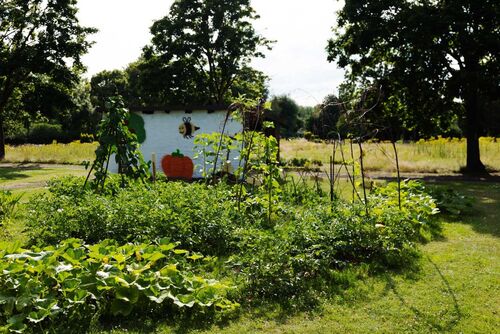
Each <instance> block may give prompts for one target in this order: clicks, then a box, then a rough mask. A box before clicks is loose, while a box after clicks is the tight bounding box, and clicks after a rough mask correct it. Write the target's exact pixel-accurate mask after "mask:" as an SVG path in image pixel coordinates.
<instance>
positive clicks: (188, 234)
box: [27, 166, 438, 305]
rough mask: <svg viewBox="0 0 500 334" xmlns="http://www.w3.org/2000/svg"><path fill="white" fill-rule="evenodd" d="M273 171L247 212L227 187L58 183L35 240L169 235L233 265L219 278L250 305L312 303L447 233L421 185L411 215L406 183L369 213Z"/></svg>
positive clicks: (38, 208)
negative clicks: (345, 280)
mask: <svg viewBox="0 0 500 334" xmlns="http://www.w3.org/2000/svg"><path fill="white" fill-rule="evenodd" d="M267 168H268V169H266V170H260V172H261V173H263V175H264V176H265V177H264V178H263V181H264V182H263V185H262V186H260V187H256V188H254V187H252V186H244V188H243V189H244V192H243V195H242V199H241V208H240V210H237V208H236V207H237V205H236V203H235V202H236V201H237V196H236V195H237V194H238V187H237V186H230V185H226V184H224V183H220V184H217V185H207V184H204V183H201V184H196V183H195V184H185V183H180V182H169V183H156V184H154V185H151V186H149V188H146V186H145V185H142V184H140V183H137V184H133V185H131V186H130V187H128V188H124V189H123V188H120V187H119V180H114V181H111V182H108V184H107V186H106V189H107V193H106V192H103V193H101V194H93V193H92V192H89V191H87V190H85V189H82V188H81V187H80V185H81V181H79V180H78V179H67V180H61V181H56V182H53V183H52V184H51V186H50V190H51V192H52V194H53V195H52V196H40V197H37V198H33V199H32V200H31V202H30V204H29V207H28V214H27V215H28V218H27V222H28V226H29V229H28V230H29V231H30V236H31V243H35V244H41V245H44V244H56V243H58V242H60V241H61V240H64V239H66V238H70V237H78V238H81V239H83V240H85V242H87V243H96V242H99V241H101V240H103V239H115V240H117V241H118V242H119V243H124V242H130V241H134V242H137V241H142V242H147V241H148V240H154V239H157V238H168V239H169V240H171V241H172V242H178V243H179V244H180V247H182V248H184V249H187V250H190V251H193V252H202V253H204V254H209V255H217V256H219V257H222V258H228V261H227V262H226V264H225V265H223V266H222V267H221V264H219V265H218V266H215V267H216V268H218V269H216V272H218V273H219V275H221V274H222V275H224V276H225V275H230V276H231V277H234V279H235V280H236V281H238V282H240V283H239V290H238V291H239V292H238V294H239V295H240V296H241V298H242V299H243V300H248V299H247V298H249V299H253V300H260V299H261V298H265V299H276V300H280V301H283V300H284V299H289V300H290V301H291V302H293V303H295V304H303V303H306V304H309V303H310V302H312V301H313V300H314V299H315V298H316V297H318V296H319V295H321V291H323V290H324V286H325V285H329V284H330V283H328V282H331V280H332V279H334V278H332V277H335V276H336V275H338V271H339V270H345V269H346V268H350V267H352V266H357V265H359V264H361V263H365V264H368V265H369V266H371V267H372V268H374V269H381V270H384V269H387V268H402V267H405V266H407V265H409V264H411V263H413V261H414V260H415V259H416V258H417V255H418V251H417V244H418V242H419V241H424V240H428V239H429V238H431V237H432V235H434V234H435V233H436V231H437V230H438V226H437V223H436V222H435V221H434V220H432V219H431V217H432V215H434V214H435V213H437V208H436V203H435V201H434V200H433V199H432V198H431V197H430V196H428V195H427V194H426V189H425V188H424V187H423V186H422V185H421V184H419V183H416V182H414V181H411V182H407V183H404V184H403V185H402V189H403V192H402V209H401V210H400V209H399V206H398V198H397V186H396V185H394V184H389V185H388V186H386V187H378V188H376V189H375V190H374V193H373V195H371V196H370V197H369V203H370V210H369V212H370V215H366V212H365V208H364V205H363V204H362V203H358V202H356V203H350V202H349V203H348V202H343V201H340V200H339V201H336V202H333V203H332V202H330V201H329V200H327V199H326V198H324V197H321V196H318V193H317V190H316V189H313V188H307V187H305V186H304V187H300V189H295V190H293V189H292V187H291V186H288V185H287V184H286V183H285V184H283V185H282V184H281V183H280V182H275V181H276V177H275V176H274V174H273V171H272V168H273V167H269V166H268V167H267ZM270 180H272V183H268V182H269V181H270ZM269 196H271V199H269ZM228 266H229V267H228ZM304 305H305V304H304Z"/></svg>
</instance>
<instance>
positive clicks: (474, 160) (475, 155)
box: [464, 84, 486, 174]
mask: <svg viewBox="0 0 500 334" xmlns="http://www.w3.org/2000/svg"><path fill="white" fill-rule="evenodd" d="M467 90H468V92H467V94H466V97H465V101H464V102H465V112H466V119H465V122H466V125H465V136H466V138H467V164H466V166H465V170H464V173H467V174H485V173H486V168H485V167H484V165H483V163H482V162H481V158H480V152H479V114H480V106H479V102H480V101H479V96H478V95H479V92H478V89H477V87H473V84H469V87H468V89H467Z"/></svg>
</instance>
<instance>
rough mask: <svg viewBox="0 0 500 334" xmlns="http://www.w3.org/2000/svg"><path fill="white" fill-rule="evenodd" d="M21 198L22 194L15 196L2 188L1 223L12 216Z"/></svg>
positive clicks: (0, 193) (0, 203)
mask: <svg viewBox="0 0 500 334" xmlns="http://www.w3.org/2000/svg"><path fill="white" fill-rule="evenodd" d="M20 199H21V195H18V196H15V195H13V194H12V193H11V192H10V191H8V190H0V224H1V223H2V221H3V220H4V219H8V218H10V217H11V216H12V214H13V213H14V210H15V208H16V206H17V204H18V203H19V200H20Z"/></svg>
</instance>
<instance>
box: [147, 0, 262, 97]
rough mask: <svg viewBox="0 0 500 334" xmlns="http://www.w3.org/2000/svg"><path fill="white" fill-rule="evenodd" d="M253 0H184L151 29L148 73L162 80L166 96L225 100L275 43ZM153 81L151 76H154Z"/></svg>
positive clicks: (148, 48) (176, 3)
mask: <svg viewBox="0 0 500 334" xmlns="http://www.w3.org/2000/svg"><path fill="white" fill-rule="evenodd" d="M258 18H259V16H258V15H257V14H256V13H255V11H254V10H253V8H252V7H251V6H250V0H234V1H224V0H210V1H205V0H179V1H175V2H174V3H173V5H172V7H171V8H170V12H169V13H168V15H167V16H165V17H164V18H162V19H160V20H158V21H156V22H155V23H154V24H153V26H152V27H151V33H152V35H153V38H152V42H151V44H150V45H148V46H146V47H145V48H144V54H143V59H144V65H142V70H143V72H144V71H146V72H148V71H149V72H150V73H151V74H152V75H151V79H152V80H155V79H154V78H156V80H160V81H161V82H162V86H163V87H164V88H163V92H161V93H160V95H163V96H161V98H162V99H164V100H165V99H170V100H175V102H178V103H192V102H205V103H222V102H227V101H226V100H227V99H228V94H229V93H230V91H231V88H232V87H233V85H234V83H235V80H237V78H238V75H239V74H242V75H248V71H247V70H246V69H248V68H249V67H248V64H249V62H250V60H251V59H253V58H255V57H264V55H263V53H262V51H261V47H267V48H270V45H271V41H269V40H267V39H265V38H264V37H262V36H260V35H259V34H257V33H256V31H255V29H254V28H253V26H252V21H254V20H255V19H258ZM148 81H149V80H148Z"/></svg>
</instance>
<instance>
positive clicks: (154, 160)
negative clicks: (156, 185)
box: [151, 152, 156, 182]
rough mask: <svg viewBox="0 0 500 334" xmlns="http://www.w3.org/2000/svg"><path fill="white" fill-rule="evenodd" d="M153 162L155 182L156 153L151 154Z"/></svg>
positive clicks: (154, 180)
mask: <svg viewBox="0 0 500 334" xmlns="http://www.w3.org/2000/svg"><path fill="white" fill-rule="evenodd" d="M151 162H152V166H153V182H156V153H155V152H153V154H151Z"/></svg>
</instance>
